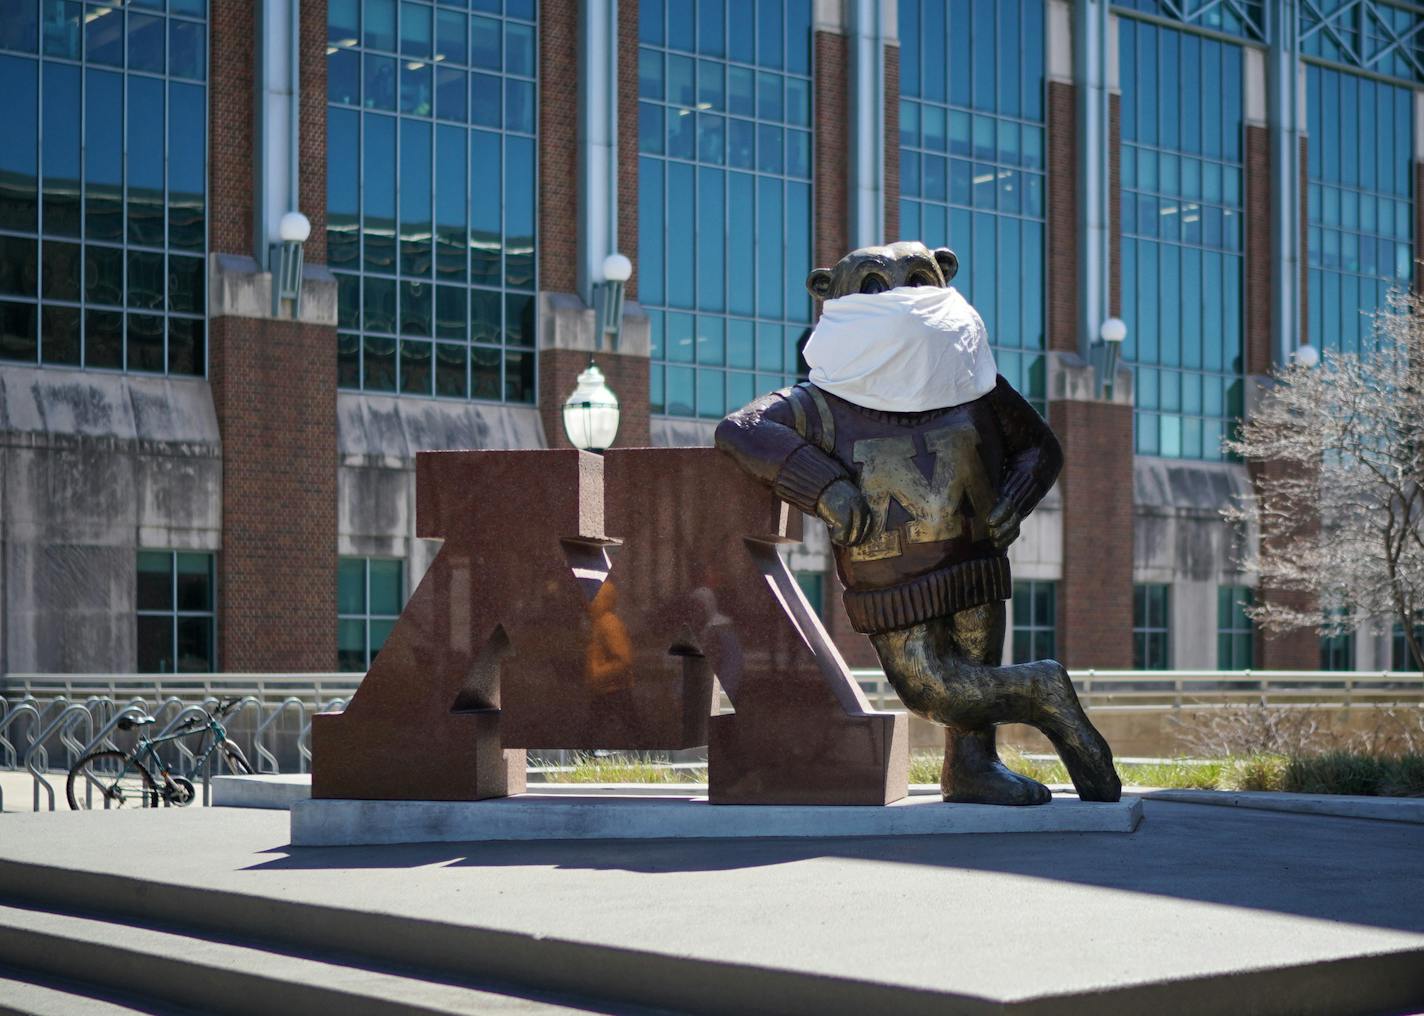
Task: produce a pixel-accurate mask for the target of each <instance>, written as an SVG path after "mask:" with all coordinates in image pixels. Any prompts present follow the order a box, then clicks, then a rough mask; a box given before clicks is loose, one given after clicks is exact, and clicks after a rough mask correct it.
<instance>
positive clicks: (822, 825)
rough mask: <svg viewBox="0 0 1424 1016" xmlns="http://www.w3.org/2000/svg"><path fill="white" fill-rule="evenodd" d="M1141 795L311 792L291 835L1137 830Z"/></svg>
mask: <svg viewBox="0 0 1424 1016" xmlns="http://www.w3.org/2000/svg"><path fill="white" fill-rule="evenodd" d="M1141 819H1142V801H1141V800H1140V799H1139V798H1136V797H1128V798H1124V799H1123V800H1122V801H1120V802H1118V803H1116V804H1086V803H1083V802H1080V801H1078V800H1076V799H1072V798H1059V799H1056V800H1054V801H1053V802H1052V803H1051V804H1047V805H1042V806H1040V807H1035V808H1001V807H994V806H992V805H982V804H953V805H950V804H943V803H941V802H940V801H938V800H936V799H934V798H925V797H907V798H904V799H903V800H900V801H897V802H895V803H894V804H890V805H885V806H884V807H878V808H877V807H849V806H837V805H816V806H812V805H806V806H797V805H711V804H708V803H707V799H706V798H705V797H598V796H586V797H574V796H569V795H563V794H520V795H518V796H516V797H502V798H493V799H491V800H486V801H350V800H329V799H319V800H308V801H298V802H296V803H295V804H294V805H292V845H293V846H298V847H336V846H370V845H375V844H388V843H465V842H474V841H481V840H541V841H548V840H642V839H650V840H667V839H782V838H795V839H801V838H807V837H816V838H827V839H830V838H846V837H868V836H895V837H899V836H944V835H950V834H959V833H1064V832H1072V833H1087V832H1102V833H1130V832H1132V831H1133V830H1135V829H1136V828H1137V824H1138V822H1140V821H1141Z"/></svg>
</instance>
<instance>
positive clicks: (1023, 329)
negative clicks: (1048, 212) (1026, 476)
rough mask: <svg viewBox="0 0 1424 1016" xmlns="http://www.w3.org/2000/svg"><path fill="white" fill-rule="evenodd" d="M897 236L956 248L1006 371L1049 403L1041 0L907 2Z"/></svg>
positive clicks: (902, 11) (965, 284) (967, 290)
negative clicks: (1046, 335)
mask: <svg viewBox="0 0 1424 1016" xmlns="http://www.w3.org/2000/svg"><path fill="white" fill-rule="evenodd" d="M899 18H900V40H901V42H900V97H901V98H900V236H898V237H888V238H887V239H890V240H897V239H904V240H921V241H923V242H924V243H925V244H927V245H928V246H929V247H931V248H933V247H943V246H949V247H952V248H953V249H954V251H955V253H956V254H958V255H959V276H958V277H957V278H956V280H955V282H954V285H955V286H956V287H957V288H958V289H959V291H960V292H962V293H963V294H964V295H965V297H966V298H967V299H968V300H969V301H970V302H971V303H973V304H974V306H975V308H976V309H977V310H978V311H979V314H980V316H981V317H983V319H984V324H985V326H986V327H987V328H988V331H989V339H990V341H991V342H992V343H993V346H994V355H995V358H996V359H997V361H998V365H999V372H1000V373H1001V374H1003V375H1004V377H1006V378H1007V379H1008V380H1009V382H1010V383H1011V384H1012V385H1013V386H1014V387H1015V388H1017V389H1018V390H1019V391H1020V392H1022V393H1023V395H1024V397H1025V398H1027V399H1028V400H1029V401H1030V402H1032V403H1033V404H1034V405H1035V406H1037V407H1038V409H1039V410H1040V411H1042V410H1043V409H1044V405H1045V401H1044V400H1045V399H1046V397H1047V389H1046V385H1047V380H1046V373H1045V360H1044V349H1045V341H1046V340H1045V325H1044V292H1045V282H1044V258H1045V248H1044V221H1045V218H1044V216H1045V212H1044V203H1045V174H1044V170H1045V166H1044V124H1045V120H1044V89H1045V87H1046V86H1045V78H1044V61H1045V45H1046V42H1045V40H1046V33H1045V31H1044V2H1043V0H997V2H992V3H991V2H987V0H975V2H973V3H971V2H969V0H954V2H951V3H944V2H943V0H900V7H899Z"/></svg>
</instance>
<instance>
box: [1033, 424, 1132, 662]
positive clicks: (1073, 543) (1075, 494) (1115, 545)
mask: <svg viewBox="0 0 1424 1016" xmlns="http://www.w3.org/2000/svg"><path fill="white" fill-rule="evenodd" d="M1048 414H1049V415H1048V418H1049V422H1050V424H1051V425H1052V427H1053V430H1054V432H1055V433H1056V434H1057V435H1058V439H1059V441H1061V442H1062V443H1063V459H1064V465H1063V472H1062V474H1061V475H1060V477H1059V479H1058V487H1059V490H1060V491H1061V492H1062V496H1063V578H1062V580H1061V581H1060V582H1059V585H1058V653H1059V659H1060V661H1061V662H1062V663H1063V664H1064V665H1065V666H1068V667H1097V668H1099V669H1116V668H1129V667H1131V666H1132V555H1133V540H1132V522H1133V520H1132V513H1133V499H1132V486H1133V485H1132V407H1131V406H1128V405H1124V404H1122V403H1112V402H1083V401H1056V402H1051V403H1049V406H1048Z"/></svg>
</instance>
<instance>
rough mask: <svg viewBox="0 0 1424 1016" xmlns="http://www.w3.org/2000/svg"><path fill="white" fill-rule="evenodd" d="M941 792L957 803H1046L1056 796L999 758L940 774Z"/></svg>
mask: <svg viewBox="0 0 1424 1016" xmlns="http://www.w3.org/2000/svg"><path fill="white" fill-rule="evenodd" d="M939 789H940V794H941V796H943V798H944V799H945V800H946V801H948V802H952V803H954V804H1006V805H1014V806H1022V805H1029V804H1047V803H1048V802H1049V800H1051V799H1052V797H1053V795H1052V794H1051V793H1050V792H1049V790H1048V788H1047V787H1045V786H1044V785H1043V784H1042V783H1039V782H1038V781H1037V780H1031V779H1029V778H1028V777H1027V776H1021V775H1019V774H1018V773H1016V772H1014V771H1013V770H1012V769H1010V768H1009V767H1008V766H1006V765H1004V763H1002V762H1000V761H999V760H998V759H994V760H993V761H992V762H990V763H989V764H988V765H985V766H982V767H979V766H976V767H972V768H971V767H969V766H965V765H957V766H955V767H954V769H953V771H952V772H951V771H948V770H947V771H946V772H944V773H942V774H941V775H940V780H939Z"/></svg>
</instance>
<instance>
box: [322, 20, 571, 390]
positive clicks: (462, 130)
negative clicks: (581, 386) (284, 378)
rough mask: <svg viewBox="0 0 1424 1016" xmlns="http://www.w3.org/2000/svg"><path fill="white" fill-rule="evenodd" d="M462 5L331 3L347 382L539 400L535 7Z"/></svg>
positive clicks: (340, 313)
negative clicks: (537, 388) (457, 6)
mask: <svg viewBox="0 0 1424 1016" xmlns="http://www.w3.org/2000/svg"><path fill="white" fill-rule="evenodd" d="M460 6H461V8H462V9H459V10H456V9H452V8H451V5H449V4H442V5H439V6H436V5H434V4H432V3H430V2H428V0H424V2H415V0H401V2H399V3H398V2H397V0H330V2H329V3H328V5H327V37H328V41H327V103H328V105H327V198H326V205H327V261H328V263H329V264H330V266H331V269H332V271H333V272H334V273H335V274H336V280H337V283H338V290H337V293H338V310H337V380H338V383H339V385H340V386H341V387H342V388H348V389H361V390H365V391H372V392H391V393H400V394H402V395H416V396H428V397H433V398H450V399H485V400H491V401H496V402H498V401H506V402H533V401H534V397H535V375H536V370H535V346H536V344H535V335H534V332H535V319H536V313H535V303H536V298H535V294H536V289H537V280H536V277H535V274H536V273H535V263H536V259H535V250H534V237H535V214H536V207H535V206H536V201H535V192H536V187H537V186H538V173H537V161H536V157H535V153H536V148H537V142H536V133H537V132H536V129H535V125H536V121H537V111H538V105H537V92H538V82H537V66H538V34H537V30H536V25H535V11H536V4H535V0H503V2H502V3H501V2H500V0H481V2H479V3H476V4H474V5H473V7H474V10H466V9H463V5H460ZM569 101H571V102H572V101H574V100H573V99H572V98H570V100H569Z"/></svg>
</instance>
